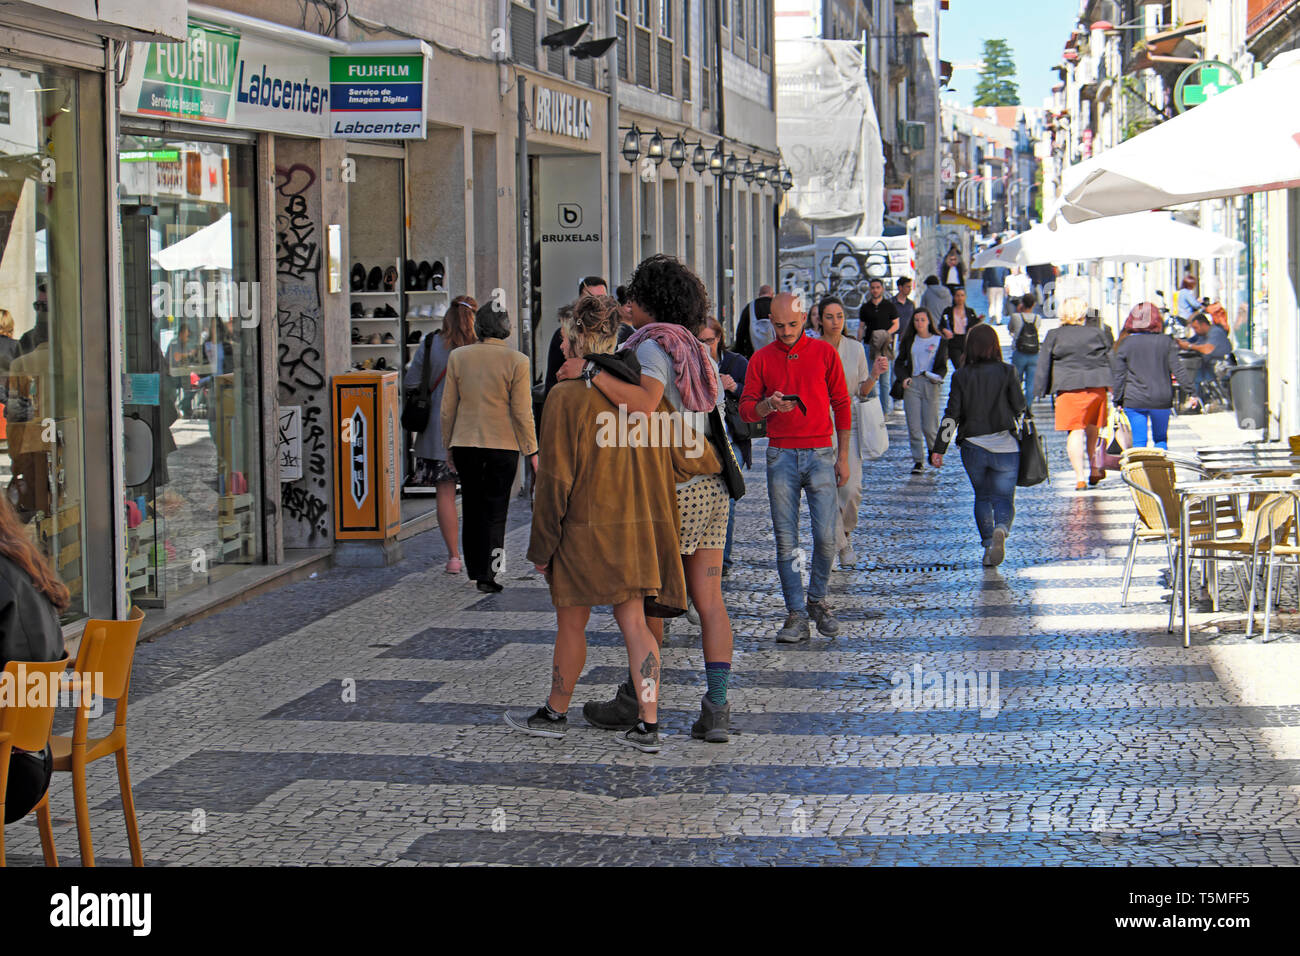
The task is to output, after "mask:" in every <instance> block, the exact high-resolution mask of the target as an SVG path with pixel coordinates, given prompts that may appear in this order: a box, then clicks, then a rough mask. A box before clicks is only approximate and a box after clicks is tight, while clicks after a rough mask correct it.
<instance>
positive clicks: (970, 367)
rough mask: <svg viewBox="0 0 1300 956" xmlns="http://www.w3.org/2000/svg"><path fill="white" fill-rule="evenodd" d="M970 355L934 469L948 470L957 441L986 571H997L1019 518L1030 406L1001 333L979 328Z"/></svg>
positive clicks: (954, 390) (956, 379)
mask: <svg viewBox="0 0 1300 956" xmlns="http://www.w3.org/2000/svg"><path fill="white" fill-rule="evenodd" d="M966 350H967V355H968V357H969V361H968V362H967V363H966V365H965V366H964V367H963V368H961V369H959V370H958V371H957V372H956V373H955V374H954V375H953V377H952V387H951V388H950V389H949V391H948V407H947V409H946V410H945V411H944V413H943V424H942V425H941V426H940V429H939V440H938V442H937V444H936V445H935V447H934V450H933V451H932V452H931V454H930V463H931V464H932V465H934V467H935V468H941V467H943V456H944V454H945V453H946V452H947V450H948V446H949V444H950V442H951V440H952V438H953V436H954V435H955V436H956V441H957V444H958V446H959V447H960V448H961V461H962V465H963V466H964V467H965V469H966V475H967V477H969V478H970V483H971V489H972V490H973V491H974V493H975V527H976V529H977V530H978V531H979V536H980V545H981V547H983V548H984V558H983V562H984V566H985V567H996V566H997V565H999V564H1001V563H1002V561H1003V559H1004V557H1005V556H1006V540H1007V536H1008V535H1010V534H1011V525H1012V522H1013V521H1014V520H1015V516H1016V504H1015V500H1016V478H1017V476H1018V475H1019V473H1020V445H1019V442H1018V441H1017V438H1016V435H1015V434H1014V433H1013V430H1014V429H1016V427H1017V422H1016V420H1017V418H1018V417H1019V416H1020V415H1021V414H1022V413H1024V412H1026V410H1027V407H1028V405H1027V403H1026V401H1025V396H1024V393H1023V392H1022V391H1021V390H1020V383H1019V382H1018V381H1017V380H1016V373H1015V370H1014V369H1013V368H1012V367H1011V366H1010V365H1007V364H1006V363H1005V362H1003V361H1002V347H1001V345H999V344H998V334H997V332H995V331H994V330H993V329H992V328H991V327H989V326H987V325H982V326H977V327H976V328H975V329H973V330H972V331H971V335H970V339H969V341H968V342H967V346H966Z"/></svg>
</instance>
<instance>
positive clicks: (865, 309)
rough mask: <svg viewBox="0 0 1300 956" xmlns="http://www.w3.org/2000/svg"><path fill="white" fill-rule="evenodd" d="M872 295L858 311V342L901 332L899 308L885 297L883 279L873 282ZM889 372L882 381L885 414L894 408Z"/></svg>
mask: <svg viewBox="0 0 1300 956" xmlns="http://www.w3.org/2000/svg"><path fill="white" fill-rule="evenodd" d="M870 289H871V295H870V297H869V298H868V299H867V300H866V301H865V302H863V303H862V306H861V308H859V309H858V315H859V317H860V320H859V322H858V341H859V342H868V343H869V342H870V341H871V333H872V332H886V333H888V334H889V335H890V336H891V337H892V336H894V335H897V334H898V332H899V321H898V307H897V306H895V305H894V301H893V300H892V299H888V298H886V297H885V283H884V280H882V279H872V280H871V285H870ZM889 379H890V376H889V370H888V369H886V370H885V374H884V376H883V377H882V379H881V396H880V407H881V410H882V411H884V412H885V414H889V412H890V411H891V410H892V409H893V407H894V402H893V399H892V398H891V397H890V389H891V387H892V384H893V383H892V382H891V381H890V380H889Z"/></svg>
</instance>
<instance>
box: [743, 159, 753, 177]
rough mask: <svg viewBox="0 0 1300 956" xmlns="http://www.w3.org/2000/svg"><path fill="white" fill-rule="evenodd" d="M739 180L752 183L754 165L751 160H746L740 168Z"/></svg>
mask: <svg viewBox="0 0 1300 956" xmlns="http://www.w3.org/2000/svg"><path fill="white" fill-rule="evenodd" d="M740 178H741V179H743V180H744V181H745V182H747V183H752V182H753V181H754V163H753V161H752V160H749V159H746V160H745V163H744V165H742V166H741V167H740Z"/></svg>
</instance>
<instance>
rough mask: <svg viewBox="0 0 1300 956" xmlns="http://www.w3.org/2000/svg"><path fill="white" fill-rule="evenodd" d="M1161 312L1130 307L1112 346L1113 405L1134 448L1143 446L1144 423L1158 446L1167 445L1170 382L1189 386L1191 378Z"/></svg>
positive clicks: (1146, 305) (1146, 304)
mask: <svg viewBox="0 0 1300 956" xmlns="http://www.w3.org/2000/svg"><path fill="white" fill-rule="evenodd" d="M1162 325H1163V323H1162V321H1161V318H1160V310H1159V309H1158V308H1156V306H1155V305H1153V304H1152V303H1150V302H1140V303H1138V304H1137V305H1135V306H1133V311H1132V312H1130V313H1129V314H1128V319H1127V320H1126V321H1125V323H1124V331H1123V332H1121V333H1120V336H1119V341H1118V342H1116V343H1115V377H1114V388H1113V390H1114V394H1115V404H1116V405H1118V406H1119V407H1120V408H1122V409H1124V414H1125V416H1127V418H1128V423H1129V427H1130V428H1131V429H1132V430H1133V447H1134V448H1145V447H1146V446H1147V423H1148V422H1150V425H1151V428H1150V432H1151V438H1152V440H1153V441H1154V442H1155V446H1156V447H1157V448H1165V449H1167V448H1168V447H1169V410H1170V409H1171V408H1173V407H1174V386H1173V380H1174V377H1175V376H1177V378H1178V384H1180V385H1182V386H1183V388H1191V387H1192V374H1191V372H1189V371H1188V370H1187V367H1186V366H1185V365H1184V364H1183V363H1182V361H1181V360H1180V358H1179V354H1178V352H1179V350H1178V343H1177V342H1175V341H1174V339H1173V336H1171V335H1165V334H1164V333H1163V332H1162V331H1161V327H1162Z"/></svg>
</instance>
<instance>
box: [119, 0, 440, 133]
mask: <svg viewBox="0 0 1300 956" xmlns="http://www.w3.org/2000/svg"><path fill="white" fill-rule="evenodd" d="M336 47H337V49H339V50H346V52H345V53H339V54H333V55H332V54H330V53H329V52H328V51H322V50H320V49H315V48H312V47H311V46H310V45H302V46H297V45H294V44H293V43H286V42H284V41H283V40H279V39H276V40H271V39H268V38H265V37H262V36H260V35H259V34H258V33H256V32H250V31H241V30H240V29H238V28H236V27H233V26H225V25H221V24H215V23H206V22H203V21H199V20H191V21H190V25H189V35H188V37H187V39H186V41H185V42H184V43H137V44H136V47H135V51H134V55H133V57H132V61H131V71H130V74H129V75H128V77H127V81H126V84H125V86H124V88H123V91H122V101H121V102H122V110H123V112H126V113H136V114H139V115H143V116H158V117H163V118H167V119H180V120H189V121H192V122H200V123H211V124H213V125H221V126H233V127H239V128H241V129H256V130H266V131H268V132H273V133H288V134H296V135H302V136H311V137H315V138H319V139H327V138H331V137H334V138H339V139H373V138H383V139H423V138H424V134H425V132H424V131H425V100H426V89H425V84H426V81H427V76H428V69H427V62H426V60H427V56H428V47H427V46H426V45H424V44H422V43H418V42H413V44H412V50H411V52H410V53H403V54H393V53H391V52H386V53H385V54H383V55H369V54H367V53H366V47H367V44H365V43H356V44H351V45H349V46H345V45H343V44H341V43H339V44H336ZM386 48H388V49H391V44H386Z"/></svg>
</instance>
